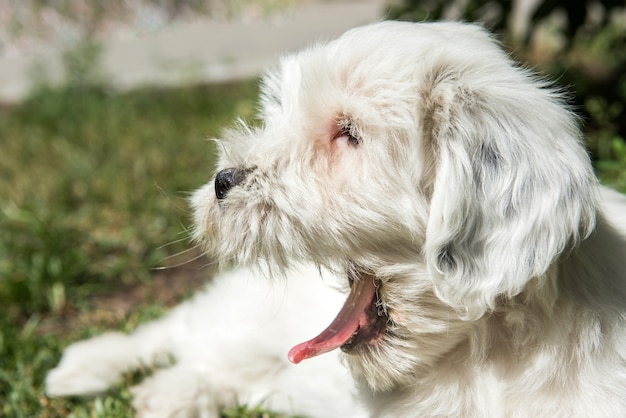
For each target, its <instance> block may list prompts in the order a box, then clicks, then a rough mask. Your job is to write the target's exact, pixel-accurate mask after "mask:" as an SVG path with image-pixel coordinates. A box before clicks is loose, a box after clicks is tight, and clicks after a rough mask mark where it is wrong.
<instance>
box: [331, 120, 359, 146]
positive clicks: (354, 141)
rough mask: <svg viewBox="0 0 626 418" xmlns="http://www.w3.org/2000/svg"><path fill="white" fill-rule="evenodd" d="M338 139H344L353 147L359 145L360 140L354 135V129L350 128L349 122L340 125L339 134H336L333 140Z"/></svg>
mask: <svg viewBox="0 0 626 418" xmlns="http://www.w3.org/2000/svg"><path fill="white" fill-rule="evenodd" d="M339 138H344V139H345V141H346V142H347V143H348V144H350V145H352V146H354V147H356V146H357V145H360V144H361V139H360V138H359V137H358V136H357V135H356V134H355V133H354V129H353V128H352V124H351V123H350V122H343V123H341V127H340V129H339V132H337V134H336V135H335V138H334V139H339Z"/></svg>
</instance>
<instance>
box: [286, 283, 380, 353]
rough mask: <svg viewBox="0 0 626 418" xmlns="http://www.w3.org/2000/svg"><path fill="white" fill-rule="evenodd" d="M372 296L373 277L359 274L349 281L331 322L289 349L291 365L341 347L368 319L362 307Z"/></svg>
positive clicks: (374, 291) (367, 305) (373, 287)
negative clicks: (310, 337) (340, 304)
mask: <svg viewBox="0 0 626 418" xmlns="http://www.w3.org/2000/svg"><path fill="white" fill-rule="evenodd" d="M375 297H376V285H375V279H374V277H372V276H370V275H362V277H359V278H358V279H357V280H354V282H353V283H352V289H351V290H350V294H349V295H348V299H347V300H346V302H345V303H344V305H343V308H341V311H340V312H339V314H338V315H337V317H336V318H335V319H334V320H333V322H332V323H331V324H330V325H329V326H328V327H327V328H326V329H325V330H324V331H322V332H321V334H319V335H318V336H317V337H315V338H313V339H312V340H309V341H306V342H303V343H300V344H298V345H296V346H295V347H293V348H292V349H291V350H289V355H288V357H289V361H291V362H292V363H294V364H298V363H300V362H301V361H302V360H305V359H308V358H311V357H315V356H317V355H319V354H323V353H327V352H329V351H331V350H334V349H335V348H338V347H341V346H342V345H344V344H345V343H346V341H348V340H349V339H350V337H352V335H354V333H355V332H357V331H358V330H359V328H361V327H363V326H366V325H367V324H368V322H369V320H368V317H367V314H366V313H365V310H366V309H367V308H368V307H369V306H371V304H372V302H373V301H374V298H375Z"/></svg>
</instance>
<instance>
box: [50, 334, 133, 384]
mask: <svg viewBox="0 0 626 418" xmlns="http://www.w3.org/2000/svg"><path fill="white" fill-rule="evenodd" d="M134 352H135V349H134V347H133V346H132V344H131V342H130V340H129V338H128V336H126V335H124V334H120V333H107V334H103V335H100V336H97V337H94V338H92V339H89V340H86V341H80V342H77V343H74V344H72V345H71V346H69V347H68V348H67V349H66V350H65V352H64V353H63V357H62V358H61V362H60V363H59V365H58V366H57V367H56V368H55V369H52V370H50V372H48V375H47V376H46V393H47V394H48V395H49V396H70V395H93V394H97V393H102V392H104V391H106V390H107V389H108V388H109V387H110V386H111V385H112V384H113V383H115V381H116V380H117V379H118V378H119V376H120V375H121V373H122V372H124V371H126V370H128V369H129V368H131V367H133V366H135V363H136V361H137V358H136V356H135V355H134V354H133V353H134Z"/></svg>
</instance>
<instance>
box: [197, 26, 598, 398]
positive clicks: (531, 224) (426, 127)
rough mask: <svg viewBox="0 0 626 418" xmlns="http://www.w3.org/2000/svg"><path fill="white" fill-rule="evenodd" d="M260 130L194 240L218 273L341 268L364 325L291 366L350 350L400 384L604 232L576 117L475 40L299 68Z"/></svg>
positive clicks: (449, 34)
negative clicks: (226, 264)
mask: <svg viewBox="0 0 626 418" xmlns="http://www.w3.org/2000/svg"><path fill="white" fill-rule="evenodd" d="M261 118H262V125H261V126H260V127H258V128H247V127H242V128H240V129H238V130H233V131H230V132H227V133H226V135H225V138H224V140H223V141H222V142H221V144H222V152H221V159H220V162H219V171H218V174H217V175H216V178H215V180H214V181H213V182H210V183H209V184H207V185H206V186H205V187H204V188H203V189H201V190H199V191H198V192H197V193H196V194H195V196H194V198H193V205H194V208H195V213H196V224H197V234H198V238H199V239H200V240H202V241H203V242H204V243H205V244H206V246H207V249H208V251H209V253H211V254H212V255H214V256H215V257H216V258H217V259H219V260H222V261H232V262H236V263H245V264H250V263H259V262H263V263H267V264H268V265H270V266H273V267H279V268H282V267H286V266H287V265H289V264H290V263H293V262H300V261H312V262H315V263H319V264H321V265H325V266H329V267H332V268H337V267H339V268H344V269H346V268H347V270H348V272H349V274H348V276H349V277H350V278H351V283H352V285H351V287H352V289H353V291H352V292H351V296H350V297H349V300H350V303H351V304H352V306H358V309H357V308H352V311H350V308H346V309H348V310H347V311H346V312H344V311H342V314H340V317H341V318H340V317H338V320H339V321H340V322H341V321H344V322H346V321H347V322H349V323H350V327H352V328H350V329H347V330H346V331H345V333H346V335H342V336H341V338H340V337H337V336H332V338H335V339H336V340H337V341H335V340H333V341H332V343H331V342H329V340H330V339H332V338H331V336H329V335H321V336H320V337H319V338H320V339H319V340H313V341H312V342H308V343H305V344H304V345H303V346H302V347H300V348H299V349H297V350H296V352H294V353H292V355H293V357H294V359H295V360H296V361H299V360H300V359H302V358H305V357H308V356H310V355H314V354H316V353H317V352H318V351H324V349H326V348H334V347H335V346H337V345H343V347H344V349H345V350H346V351H351V352H352V353H355V354H358V355H356V356H348V357H350V358H351V359H352V360H351V361H352V362H353V363H354V364H353V365H354V366H355V368H357V369H358V371H359V373H361V374H363V375H364V376H365V378H366V379H367V380H368V381H369V382H370V384H371V385H372V386H375V387H379V388H386V387H390V386H392V385H393V384H394V383H396V382H398V381H401V380H402V379H403V376H405V375H407V374H409V373H411V370H414V369H415V368H416V367H421V366H425V365H428V364H430V363H431V362H432V361H433V360H434V359H436V358H437V357H438V356H441V355H442V354H443V353H445V352H446V351H447V350H449V349H450V348H451V347H452V346H453V345H454V344H457V343H458V342H459V341H460V340H461V339H462V338H463V335H464V333H466V332H467V330H468V329H469V327H471V323H472V321H470V320H471V319H477V318H479V317H481V316H482V315H483V314H484V313H485V312H487V311H489V310H492V309H494V308H495V306H496V305H497V304H498V303H501V301H502V300H507V299H508V298H511V297H513V296H515V295H517V294H519V293H521V292H523V291H524V289H525V287H526V285H527V284H528V282H529V281H530V280H532V279H537V280H538V281H540V280H541V277H542V275H544V274H545V273H546V271H547V270H548V269H549V267H550V266H551V265H552V264H553V263H554V262H555V261H556V260H557V258H558V257H559V256H560V255H561V254H562V253H563V252H564V251H566V250H567V249H568V248H569V247H570V246H571V245H575V243H576V242H577V241H578V240H579V239H580V238H581V237H585V236H587V235H588V234H589V233H590V231H591V230H592V229H593V225H594V216H595V215H594V214H595V198H594V196H595V177H594V175H593V172H592V169H591V166H590V163H589V160H588V157H587V155H586V153H585V150H584V148H583V147H582V146H581V143H580V134H579V131H578V128H577V126H576V121H575V119H574V117H573V116H572V114H571V113H570V112H569V111H567V110H566V109H565V108H564V107H563V106H562V104H561V103H560V100H559V97H558V94H556V93H555V92H554V91H553V90H551V89H549V88H547V87H546V86H545V85H543V83H541V82H539V81H537V79H536V78H534V77H533V76H532V75H531V74H529V72H527V71H525V70H522V69H520V68H519V67H516V66H515V65H514V64H513V63H512V62H511V61H510V60H509V59H508V58H507V56H506V55H505V54H504V53H503V52H502V51H501V49H500V48H499V47H498V46H497V44H496V43H495V42H494V41H493V40H492V39H491V38H490V37H489V36H488V35H487V34H486V33H485V32H484V31H483V30H482V29H480V28H478V27H476V26H472V25H463V24H455V23H436V24H410V23H399V22H383V23H379V24H375V25H371V26H366V27H363V28H358V29H354V30H352V31H350V32H348V33H346V34H345V35H344V36H342V37H341V38H339V39H338V40H335V41H333V42H330V43H328V44H325V45H321V46H316V47H313V48H310V49H308V50H306V51H303V52H301V53H299V54H296V55H291V56H287V57H286V58H284V59H283V60H282V62H281V65H280V67H279V68H278V70H277V71H275V72H271V73H269V74H268V75H267V76H266V77H265V79H264V83H263V94H262V110H261ZM364 283H365V284H364ZM357 311H358V312H357ZM363 312H365V313H363ZM342 315H343V316H342ZM350 315H352V316H351V317H350ZM381 318H383V319H381ZM350 321H351V322H350ZM336 325H337V324H336ZM338 325H341V324H338ZM344 325H345V324H344ZM348 328H349V327H348ZM350 333H354V334H355V336H356V338H355V336H351V335H349V334H350ZM323 334H324V333H323ZM357 363H358V364H357ZM359 365H360V366H359ZM359 367H360V368H359ZM380 369H384V370H382V371H376V370H380Z"/></svg>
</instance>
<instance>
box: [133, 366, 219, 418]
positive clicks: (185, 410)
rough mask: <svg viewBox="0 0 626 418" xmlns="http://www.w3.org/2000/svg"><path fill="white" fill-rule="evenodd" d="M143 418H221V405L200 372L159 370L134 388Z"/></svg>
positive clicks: (172, 368) (137, 408) (180, 369)
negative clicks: (200, 376)
mask: <svg viewBox="0 0 626 418" xmlns="http://www.w3.org/2000/svg"><path fill="white" fill-rule="evenodd" d="M131 393H132V395H133V407H134V408H135V410H136V411H137V416H138V417H141V418H179V417H180V418H183V417H196V418H217V417H219V407H218V403H217V402H216V401H215V399H214V398H213V396H211V392H210V391H209V390H208V388H207V386H206V382H203V381H202V380H201V379H200V378H199V376H198V375H197V372H194V371H193V370H191V369H188V368H185V367H182V366H172V367H170V368H168V369H163V370H159V371H157V372H156V373H155V374H154V375H153V376H152V377H150V378H148V379H146V380H144V381H143V382H142V383H140V384H139V385H137V386H134V387H133V388H131Z"/></svg>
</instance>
